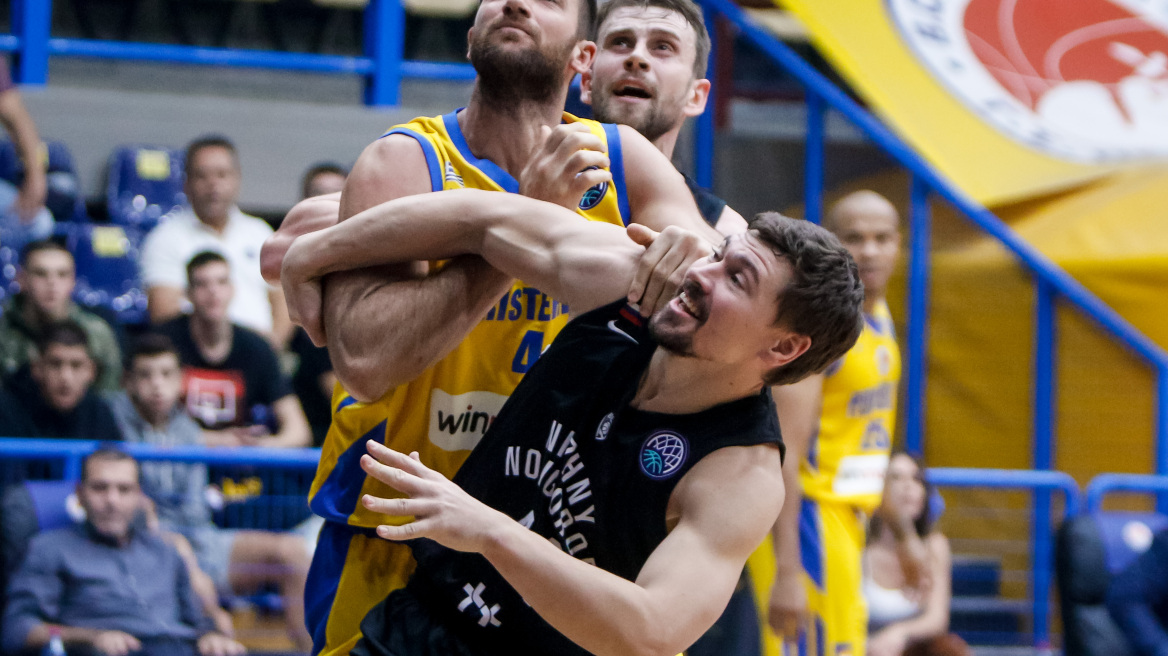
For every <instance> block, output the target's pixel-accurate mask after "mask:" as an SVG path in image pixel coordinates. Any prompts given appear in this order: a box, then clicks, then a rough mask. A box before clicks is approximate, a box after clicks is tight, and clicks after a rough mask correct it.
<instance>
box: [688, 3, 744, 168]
mask: <svg viewBox="0 0 1168 656" xmlns="http://www.w3.org/2000/svg"><path fill="white" fill-rule="evenodd" d="M702 14H703V15H704V16H705V20H706V25H707V26H709V32H710V56H709V57H707V58H706V61H707V62H708V63H707V65H706V70H707V71H717V65H716V62H717V61H718V48H722V47H727V48H733V47H734V44H733V43H731V44H728V45H725V44H722V43H719V42H718V30H717V28H716V25H717V21H718V16H717V15H716V14H714V12H712V11H710V9H709V8H708V7H703V8H702ZM706 77H708V78H710V94H709V96H707V97H706V109H705V111H703V112H702V113H701V114H699V115H698V118H697V122H696V123H695V124H694V132H693V135H694V180H696V181H697V183H698V186H700V187H705V188H706V189H713V188H714V158H715V152H714V135H715V132H716V130H715V126H714V118H715V117H714V114H715V111H714V108H715V107H716V106H717V102H716V100H715V98H716V96H717V94H719V93H721V89H720V88H719V87H720V86H721V84H722V83H723V82H726V83H727V84H729V81H724V80H718V79H715V78H716V77H717V76H716V75H709V74H707V75H706Z"/></svg>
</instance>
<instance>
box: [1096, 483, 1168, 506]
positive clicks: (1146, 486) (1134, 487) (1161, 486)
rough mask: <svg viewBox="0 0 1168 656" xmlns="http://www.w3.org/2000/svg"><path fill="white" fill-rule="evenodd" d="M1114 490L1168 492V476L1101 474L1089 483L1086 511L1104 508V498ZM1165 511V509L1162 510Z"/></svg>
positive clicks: (1160, 495) (1161, 496)
mask: <svg viewBox="0 0 1168 656" xmlns="http://www.w3.org/2000/svg"><path fill="white" fill-rule="evenodd" d="M1114 492H1143V493H1154V494H1157V495H1158V496H1159V497H1160V498H1163V495H1164V494H1165V493H1168V476H1154V475H1150V474H1099V475H1098V476H1096V477H1095V478H1093V479H1091V482H1090V483H1088V484H1087V491H1086V497H1087V504H1086V512H1089V513H1093V512H1099V511H1101V510H1103V499H1104V497H1106V496H1107V495H1108V494H1111V493H1114ZM1161 512H1163V510H1161Z"/></svg>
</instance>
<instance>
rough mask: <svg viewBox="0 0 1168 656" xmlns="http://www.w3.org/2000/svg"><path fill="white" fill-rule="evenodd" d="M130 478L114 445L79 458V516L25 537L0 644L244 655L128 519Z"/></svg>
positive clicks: (135, 491)
mask: <svg viewBox="0 0 1168 656" xmlns="http://www.w3.org/2000/svg"><path fill="white" fill-rule="evenodd" d="M138 476H139V472H138V463H137V462H135V460H134V459H133V458H132V457H130V456H129V455H127V454H125V453H123V452H121V451H117V450H114V449H108V448H107V449H101V450H98V451H96V452H94V453H93V454H91V455H90V456H89V457H87V458H86V459H85V463H84V465H83V467H82V476H81V482H80V483H78V485H77V497H78V499H79V500H80V502H81V507H82V508H83V509H84V510H85V514H86V520H85V522H84V523H83V524H78V525H75V526H70V527H67V528H62V529H56V530H53V531H47V532H45V533H41V534H39V535H37V536H36V537H34V538H33V541H32V544H31V545H30V547H29V550H28V556H27V557H26V558H25V562H24V563H23V564H22V565H21V567H20V569H19V570H17V572H16V574H15V575H13V577H12V583H11V584H10V586H9V598H8V607H7V609H6V611H5V613H4V624H3V628H4V630H3V647H4V649H5V650H8V651H18V650H21V649H25V650H28V651H30V652H32V653H37V652H36V651H35V650H37V649H39V648H41V647H43V646H45V645H46V644H48V642H49V639H50V636H51V635H52V634H53V633H57V634H58V635H60V636H61V638H62V640H63V641H64V643H65V646H66V648H67V649H68V652H69V653H70V654H74V655H78V654H80V655H85V654H95V655H97V654H100V655H107V656H114V655H117V656H121V655H123V654H141V655H143V656H154V655H155V654H157V655H159V656H174V655H182V654H192V655H193V654H195V653H198V654H202V655H203V656H211V655H216V656H219V655H228V654H242V653H244V652H245V650H244V648H243V645H240V644H239V643H237V642H235V641H234V640H231V639H230V638H228V637H226V636H224V635H222V634H220V633H217V632H216V631H215V630H214V629H213V628H212V624H211V623H210V621H209V620H208V619H207V617H206V616H205V615H204V614H203V612H202V610H201V608H200V606H199V602H198V600H197V598H196V597H195V594H194V592H193V591H192V589H191V585H190V579H189V575H188V573H187V568H186V565H185V564H184V563H183V560H182V558H181V556H179V554H178V552H177V551H176V550H175V549H174V547H173V546H171V545H170V544H169V543H167V542H166V541H165V540H163V539H162V538H161V537H160V536H159V535H157V534H155V533H153V532H150V531H147V530H143V528H142V527H141V523H140V522H139V521H137V520H136V519H135V516H136V515H137V513H138V512H139V510H140V508H141V505H142V497H141V491H140V489H139V486H138Z"/></svg>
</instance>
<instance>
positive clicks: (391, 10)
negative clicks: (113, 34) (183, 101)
mask: <svg viewBox="0 0 1168 656" xmlns="http://www.w3.org/2000/svg"><path fill="white" fill-rule="evenodd" d="M51 17H52V0H13V3H12V25H13V32H14V34H10V35H8V34H6V35H0V51H3V52H10V53H12V54H13V55H14V58H15V67H14V76H13V77H14V79H15V80H16V81H17V82H19V83H21V84H36V85H43V84H45V82H46V81H47V80H48V74H49V57H52V56H58V55H60V56H71V57H97V58H102V59H134V60H143V61H160V62H171V63H178V64H194V65H208V66H240V67H254V68H269V69H278V70H292V71H312V72H317V73H338V74H350V75H360V76H362V77H363V78H364V79H365V103H366V104H368V105H375V106H392V105H397V104H398V103H399V100H400V86H401V81H402V79H404V78H421V79H429V80H472V79H474V75H475V74H474V69H473V68H471V66H470V65H469V64H446V63H436V62H423V61H412V60H406V59H404V57H403V44H404V38H403V37H404V30H405V10H404V9H403V8H402V6H401V3H400V2H398V0H370V2H369V5H368V6H367V7H366V8H365V19H364V25H365V34H364V54H363V56H361V57H345V56H338V55H317V54H310V53H301V52H273V51H264V50H242V49H237V48H203V47H196V46H181V45H168V44H155V43H131V42H124V41H104V40H97V39H65V38H54V37H52V36H51V35H50V33H49V27H50V19H51Z"/></svg>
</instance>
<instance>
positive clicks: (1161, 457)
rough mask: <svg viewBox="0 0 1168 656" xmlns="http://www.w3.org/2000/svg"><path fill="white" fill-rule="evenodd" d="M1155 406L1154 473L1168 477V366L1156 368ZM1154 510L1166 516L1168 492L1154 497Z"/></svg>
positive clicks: (1167, 511)
mask: <svg viewBox="0 0 1168 656" xmlns="http://www.w3.org/2000/svg"><path fill="white" fill-rule="evenodd" d="M1154 402H1155V404H1156V406H1155V407H1154V408H1152V416H1153V417H1155V419H1154V421H1155V422H1156V423H1155V426H1156V434H1155V439H1156V473H1157V474H1160V475H1161V476H1165V475H1168V366H1165V365H1160V366H1158V367H1156V399H1155V401H1154ZM1156 510H1158V511H1160V512H1162V513H1164V514H1166V515H1168V490H1162V491H1161V492H1160V494H1157V495H1156Z"/></svg>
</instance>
